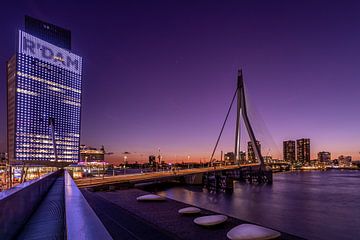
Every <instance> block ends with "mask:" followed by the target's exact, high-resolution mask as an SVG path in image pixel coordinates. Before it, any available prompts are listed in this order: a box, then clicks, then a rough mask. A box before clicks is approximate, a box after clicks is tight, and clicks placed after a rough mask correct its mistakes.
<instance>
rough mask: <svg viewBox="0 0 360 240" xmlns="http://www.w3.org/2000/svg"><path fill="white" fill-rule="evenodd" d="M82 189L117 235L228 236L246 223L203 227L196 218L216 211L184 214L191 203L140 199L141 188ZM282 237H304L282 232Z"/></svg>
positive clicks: (188, 238)
mask: <svg viewBox="0 0 360 240" xmlns="http://www.w3.org/2000/svg"><path fill="white" fill-rule="evenodd" d="M82 192H83V194H84V196H85V198H86V199H87V201H88V202H89V204H90V206H91V207H92V208H93V209H94V211H95V212H96V214H97V215H98V217H99V218H100V220H101V221H102V222H103V224H104V225H105V227H106V228H107V230H108V231H109V233H110V234H111V235H112V237H113V238H114V239H185V240H193V239H227V238H226V233H227V232H228V231H229V230H230V229H231V228H233V227H235V226H237V225H239V224H242V223H247V222H245V221H241V220H239V219H236V218H232V217H229V219H228V221H227V222H225V223H224V224H222V225H220V226H218V227H212V228H204V227H200V226H198V225H196V224H194V223H193V219H194V218H195V217H198V216H205V215H210V214H214V212H211V211H208V210H205V209H202V212H201V214H199V215H196V216H181V215H179V214H178V210H179V209H180V208H184V207H189V206H190V205H188V204H185V203H182V202H178V201H175V200H172V199H167V200H166V201H164V202H138V201H136V197H138V196H141V195H144V194H147V192H144V191H142V190H139V189H128V190H119V191H115V192H89V191H87V190H83V191H82ZM281 239H301V238H298V237H296V236H292V235H289V234H286V233H283V234H282V237H281Z"/></svg>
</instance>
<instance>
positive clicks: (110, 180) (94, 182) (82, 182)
mask: <svg viewBox="0 0 360 240" xmlns="http://www.w3.org/2000/svg"><path fill="white" fill-rule="evenodd" d="M258 165H259V164H258V163H254V164H245V165H240V166H238V165H229V166H221V167H219V166H217V167H216V168H214V167H207V168H192V169H182V170H177V171H176V172H175V173H174V172H173V171H163V172H150V173H137V174H126V175H117V176H109V177H103V178H102V177H97V178H80V179H76V180H75V182H76V184H77V185H78V187H79V188H85V187H96V186H101V185H109V184H116V183H137V182H146V181H156V180H160V179H162V178H169V177H174V176H186V175H192V174H198V173H205V172H213V171H221V170H232V169H237V168H239V167H253V166H258Z"/></svg>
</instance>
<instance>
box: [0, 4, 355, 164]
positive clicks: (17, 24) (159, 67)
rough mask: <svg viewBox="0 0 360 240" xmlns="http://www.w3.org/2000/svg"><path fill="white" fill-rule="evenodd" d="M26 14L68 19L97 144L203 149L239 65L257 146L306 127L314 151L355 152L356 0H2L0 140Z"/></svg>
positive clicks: (168, 154)
mask: <svg viewBox="0 0 360 240" xmlns="http://www.w3.org/2000/svg"><path fill="white" fill-rule="evenodd" d="M88 2H91V3H88ZM104 2H106V4H104ZM60 3H61V5H60ZM25 14H28V15H30V16H32V17H35V18H39V19H41V20H44V21H47V22H50V23H53V24H56V25H59V26H61V27H64V28H67V29H70V30H71V31H72V44H73V45H72V47H73V52H74V53H76V54H78V55H80V56H83V63H84V64H83V104H82V129H81V130H82V131H81V132H82V137H81V138H82V143H84V144H87V145H91V146H95V147H98V146H100V145H105V148H106V149H107V150H108V151H111V152H114V155H112V156H111V157H110V158H109V160H111V161H122V158H123V155H122V152H124V151H129V152H131V154H130V155H128V159H129V160H130V161H132V160H146V159H147V156H148V155H149V154H153V153H156V152H157V151H158V148H160V149H161V153H162V154H163V155H164V159H165V160H166V161H169V162H174V161H178V162H180V161H182V160H185V159H186V158H187V156H188V155H190V160H193V161H198V160H203V161H204V160H208V159H209V157H210V155H211V151H212V149H213V146H214V144H215V141H216V138H217V135H218V133H219V131H220V127H221V124H222V122H223V120H224V117H225V114H226V111H227V108H228V106H229V103H230V100H231V97H232V94H233V92H234V90H235V83H236V74H237V69H238V68H242V69H243V71H244V80H245V84H246V91H247V92H246V93H247V99H248V110H249V113H250V118H251V120H252V123H253V127H254V130H255V133H256V135H257V138H258V139H259V140H260V141H261V143H262V150H263V151H262V152H263V154H264V155H266V154H268V153H270V154H272V155H273V157H275V158H279V157H280V158H281V157H282V141H283V140H288V139H297V138H302V137H308V138H310V139H311V153H312V158H315V156H316V154H317V152H318V151H323V150H325V151H330V152H331V153H332V157H333V158H335V157H337V156H339V155H340V154H346V155H352V156H353V158H354V159H359V158H360V156H359V151H360V126H359V123H360V107H359V103H360V102H359V95H360V73H359V70H360V28H359V26H360V2H359V1H265V0H264V1H250V0H249V1H210V0H207V1H205V0H204V1H190V0H188V1H186V0H185V1H172V0H164V1H159V0H154V1H146V0H143V1H136V0H128V1H77V2H75V1H45V0H43V1H35V0H34V1H30V0H29V1H5V2H3V3H1V8H0V29H1V33H2V36H1V38H0V65H1V64H2V66H3V67H0V91H1V93H0V118H1V119H0V151H6V89H5V86H6V84H5V83H6V80H5V61H6V60H7V59H8V58H9V57H10V56H11V55H12V54H13V53H14V52H15V43H16V39H15V36H16V30H17V29H19V28H23V26H24V23H23V22H24V15H25ZM234 126H235V114H234V113H233V114H232V115H231V117H230V120H229V122H228V125H227V127H226V129H225V132H224V134H223V138H222V141H221V142H220V146H219V148H218V149H219V150H224V151H225V152H226V151H233V148H234V147H233V145H234ZM245 135H246V134H245V132H243V133H242V137H243V142H245V141H247V136H245ZM243 146H244V145H243ZM269 149H270V150H269ZM218 156H219V154H217V157H218Z"/></svg>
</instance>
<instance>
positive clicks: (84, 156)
mask: <svg viewBox="0 0 360 240" xmlns="http://www.w3.org/2000/svg"><path fill="white" fill-rule="evenodd" d="M104 161H105V149H104V147H101V148H100V149H97V148H93V147H90V146H86V145H80V162H85V163H90V162H104Z"/></svg>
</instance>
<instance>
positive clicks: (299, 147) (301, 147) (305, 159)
mask: <svg viewBox="0 0 360 240" xmlns="http://www.w3.org/2000/svg"><path fill="white" fill-rule="evenodd" d="M296 161H297V162H298V163H300V164H301V165H305V164H310V139H309V138H301V139H298V140H296Z"/></svg>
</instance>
